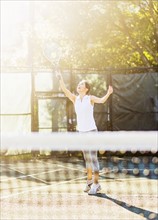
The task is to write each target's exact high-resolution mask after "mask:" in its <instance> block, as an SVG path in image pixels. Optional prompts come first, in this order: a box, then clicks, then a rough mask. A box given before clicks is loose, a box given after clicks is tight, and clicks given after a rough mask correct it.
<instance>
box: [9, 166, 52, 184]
mask: <svg viewBox="0 0 158 220" xmlns="http://www.w3.org/2000/svg"><path fill="white" fill-rule="evenodd" d="M7 169H9V170H13V171H16V172H18V173H21V174H24V175H26V174H25V173H24V172H21V171H19V170H17V169H13V168H10V167H7ZM29 177H31V178H33V179H36V180H38V181H40V182H43V183H45V184H49V182H47V181H44V180H42V179H40V178H37V177H34V176H31V175H30V176H29ZM16 179H19V177H17V178H16Z"/></svg>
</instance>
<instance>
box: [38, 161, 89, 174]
mask: <svg viewBox="0 0 158 220" xmlns="http://www.w3.org/2000/svg"><path fill="white" fill-rule="evenodd" d="M37 161H39V162H42V163H46V164H51V165H53V164H52V163H49V162H45V161H40V160H37ZM57 166H59V167H63V168H66V169H69V170H77V171H80V172H82V173H85V171H84V170H80V169H77V168H72V167H67V166H64V165H60V164H57Z"/></svg>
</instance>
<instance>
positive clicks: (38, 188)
mask: <svg viewBox="0 0 158 220" xmlns="http://www.w3.org/2000/svg"><path fill="white" fill-rule="evenodd" d="M86 177H87V176H83V177H78V178H75V179H72V180H66V181H62V182H59V183H52V184H50V185H44V186H39V187H36V188H33V189H28V190H24V191H22V192H18V193H14V194H11V195H6V196H1V200H3V199H8V198H11V197H14V196H17V195H21V194H25V193H28V192H34V191H37V190H40V189H45V188H48V187H51V186H53V185H56V184H57V185H61V184H64V183H71V182H73V181H75V180H80V179H84V178H86Z"/></svg>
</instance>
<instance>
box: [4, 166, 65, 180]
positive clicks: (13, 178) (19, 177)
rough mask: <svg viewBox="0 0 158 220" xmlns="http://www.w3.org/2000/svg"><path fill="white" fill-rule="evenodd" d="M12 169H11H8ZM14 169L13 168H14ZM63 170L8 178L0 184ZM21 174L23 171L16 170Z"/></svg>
mask: <svg viewBox="0 0 158 220" xmlns="http://www.w3.org/2000/svg"><path fill="white" fill-rule="evenodd" d="M8 169H10V168H8ZM12 169H13V168H12ZM61 170H63V169H57V170H52V171H47V172H41V173H35V174H28V175H26V174H25V175H23V176H18V177H11V178H8V179H2V180H0V182H7V181H10V180H15V179H21V178H27V177H33V176H36V175H41V174H46V173H54V172H57V171H61ZM15 171H17V172H19V173H22V172H21V171H18V170H15Z"/></svg>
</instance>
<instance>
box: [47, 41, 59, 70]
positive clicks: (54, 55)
mask: <svg viewBox="0 0 158 220" xmlns="http://www.w3.org/2000/svg"><path fill="white" fill-rule="evenodd" d="M43 54H44V56H45V58H46V59H47V60H48V61H49V62H50V63H51V65H52V68H53V69H54V70H55V71H57V70H59V65H60V60H61V57H62V48H61V46H60V45H59V44H58V43H56V42H47V43H46V44H44V46H43Z"/></svg>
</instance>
